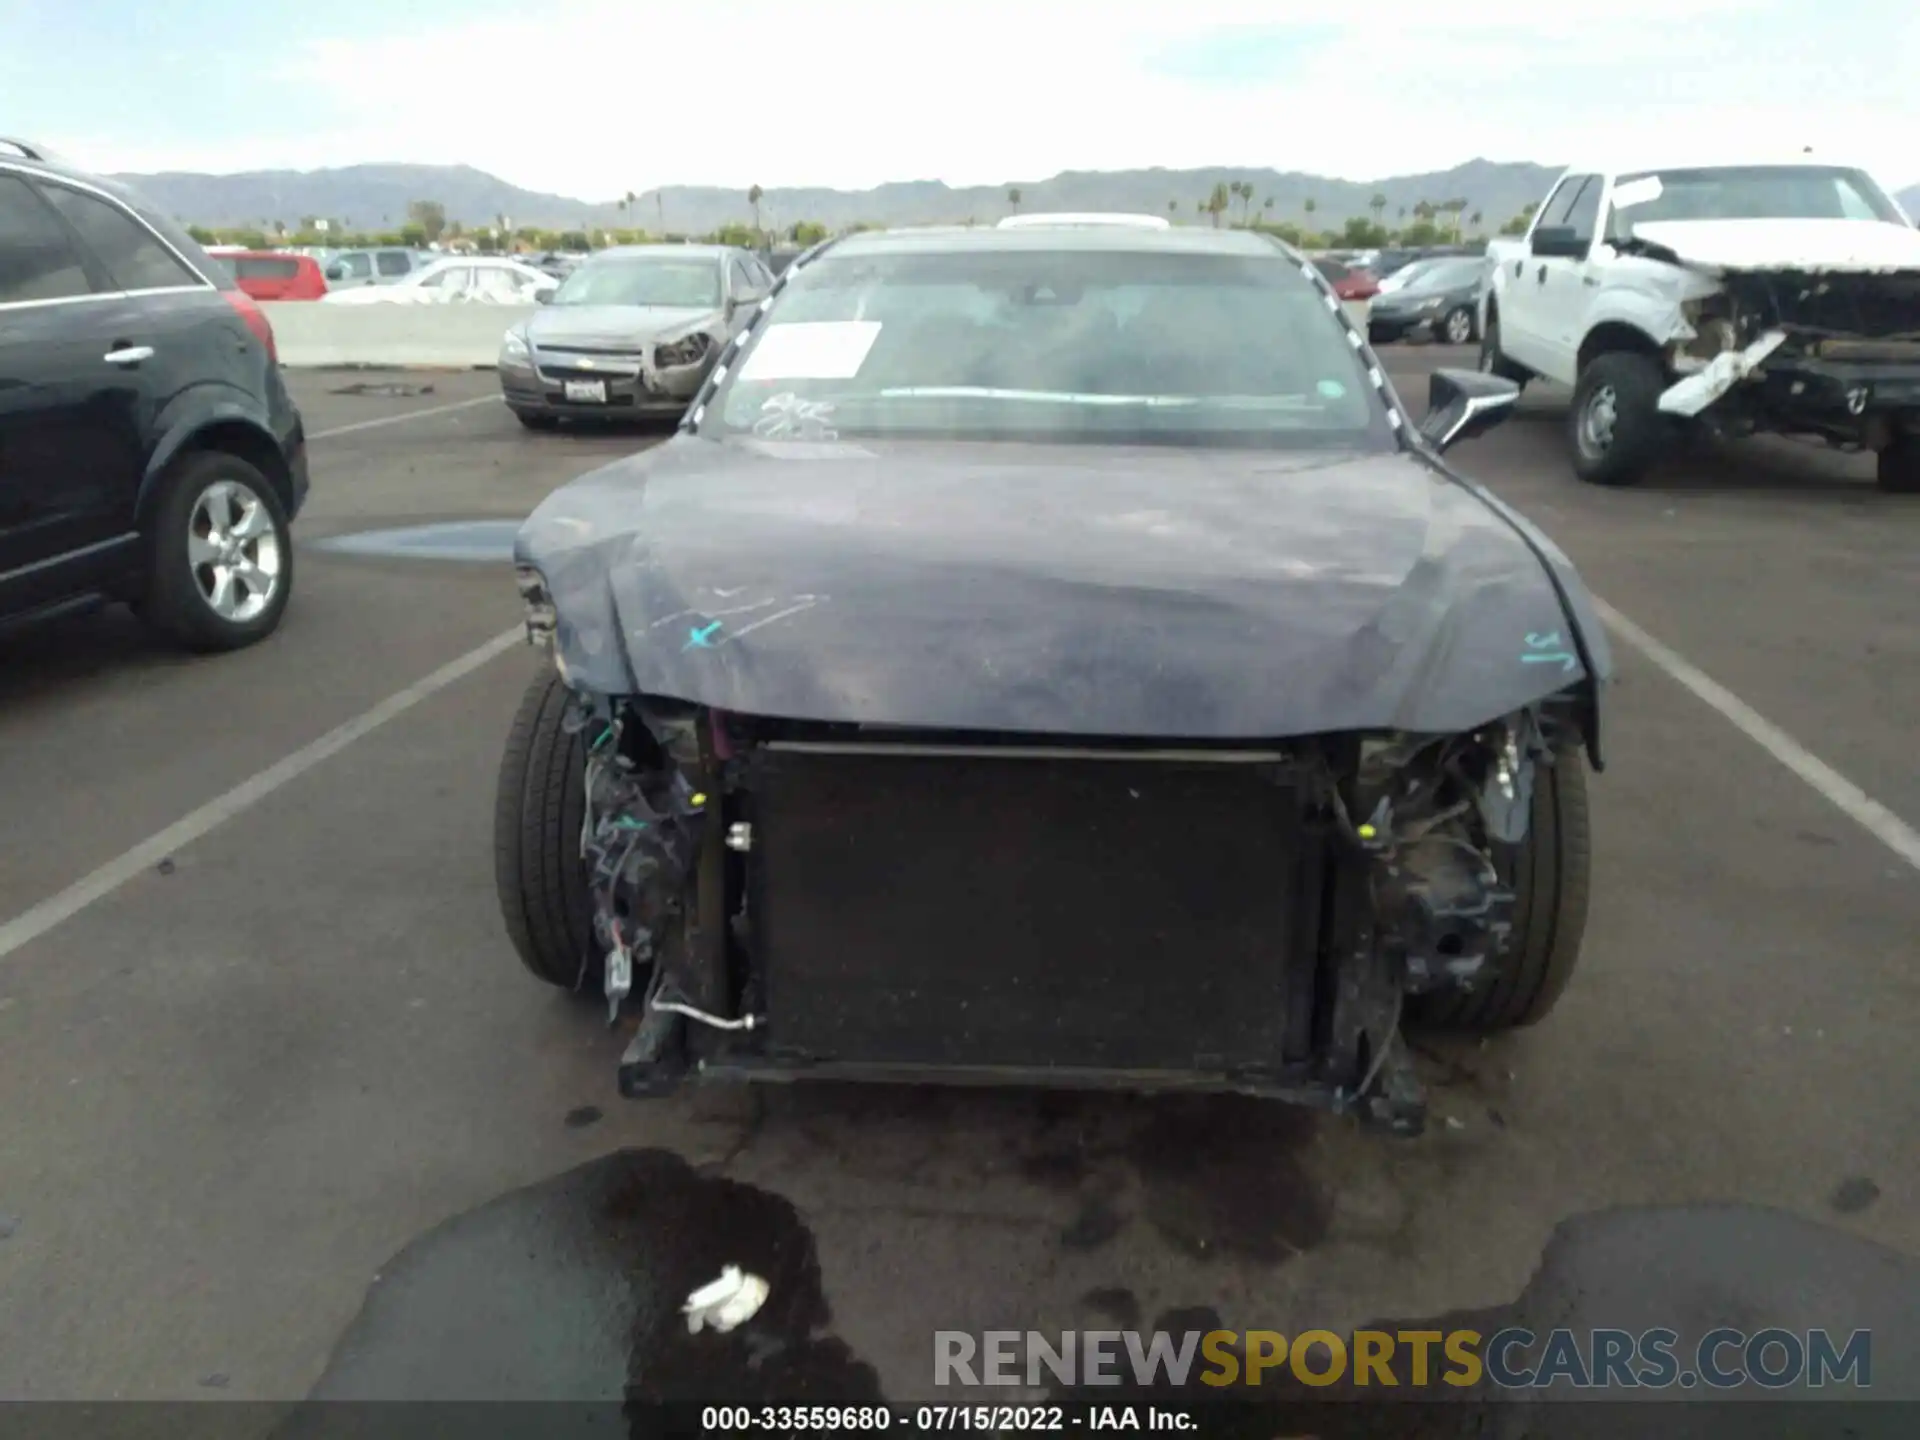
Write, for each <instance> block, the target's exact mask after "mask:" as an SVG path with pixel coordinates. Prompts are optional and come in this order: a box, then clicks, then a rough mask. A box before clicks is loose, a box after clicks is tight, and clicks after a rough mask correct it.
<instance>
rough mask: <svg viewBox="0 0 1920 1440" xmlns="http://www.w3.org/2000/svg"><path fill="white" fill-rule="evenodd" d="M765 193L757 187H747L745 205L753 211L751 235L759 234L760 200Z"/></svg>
mask: <svg viewBox="0 0 1920 1440" xmlns="http://www.w3.org/2000/svg"><path fill="white" fill-rule="evenodd" d="M766 193H767V192H766V191H764V190H762V189H761V188H760V187H759V186H758V185H749V186H748V187H747V204H748V205H749V206H751V207H752V209H753V233H754V235H755V236H758V235H759V234H760V200H761V197H762V196H764V195H765V194H766Z"/></svg>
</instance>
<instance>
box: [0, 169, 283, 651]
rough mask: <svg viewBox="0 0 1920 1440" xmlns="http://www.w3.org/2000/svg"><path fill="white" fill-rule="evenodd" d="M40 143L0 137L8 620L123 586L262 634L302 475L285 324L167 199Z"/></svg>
mask: <svg viewBox="0 0 1920 1440" xmlns="http://www.w3.org/2000/svg"><path fill="white" fill-rule="evenodd" d="M42 155H43V152H41V151H40V150H38V149H37V148H36V147H34V146H32V145H29V144H27V143H25V142H22V141H8V142H0V623H5V624H18V623H23V622H26V621H31V620H38V619H44V618H48V617H51V616H54V615H60V614H66V613H69V612H72V611H76V610H81V609H85V608H88V607H91V606H95V605H99V604H102V603H105V602H109V601H125V602H129V603H131V604H132V605H133V606H134V607H135V608H136V609H137V610H138V611H139V612H140V614H141V615H142V616H143V617H144V618H145V619H146V621H147V622H148V623H149V624H150V625H152V626H153V627H154V628H155V629H156V630H157V631H159V632H160V633H161V634H163V635H165V636H166V637H168V638H169V639H171V640H173V641H175V642H177V643H179V644H181V645H183V646H186V647H188V648H191V649H196V650H228V649H233V648H236V647H238V646H242V645H247V644H251V643H252V642H254V641H256V640H259V639H261V638H263V637H264V636H266V635H267V634H269V633H270V632H271V631H272V630H273V629H274V628H275V626H277V625H278V624H279V622H280V617H281V615H282V613H283V612H284V611H285V609H286V605H287V597H288V595H289V593H290V591H291V589H292V585H293V541H292V534H291V526H292V523H293V519H294V517H295V516H296V515H297V514H298V513H299V511H300V507H301V505H302V503H303V502H304V501H305V499H306V494H307V452H306V433H305V430H304V428H303V426H302V424H301V420H300V412H299V410H298V408H297V407H296V406H295V405H294V403H293V399H292V397H291V396H289V395H288V393H287V389H286V385H285V384H284V382H283V381H282V379H281V375H280V367H279V364H278V362H277V357H276V355H275V352H274V341H273V327H272V326H271V325H270V324H269V323H268V322H267V318H266V315H265V314H264V313H263V312H262V311H261V309H260V307H259V306H258V305H256V304H255V303H254V301H253V299H252V297H250V296H249V295H248V294H247V293H246V292H245V291H244V290H242V289H240V288H239V287H238V286H237V285H236V284H235V282H234V281H233V280H232V279H231V278H230V277H229V276H227V275H225V274H223V273H222V272H221V271H220V269H219V268H218V266H217V265H216V264H215V262H214V261H213V260H212V259H211V258H210V257H209V256H208V255H207V253H206V252H205V251H204V250H202V249H201V248H200V247H199V245H197V244H195V243H194V241H193V239H192V238H191V237H190V236H188V234H187V233H186V231H184V230H183V229H181V228H180V227H179V226H178V225H176V224H175V223H174V222H173V221H172V220H169V219H168V218H167V217H166V216H165V215H164V214H163V213H162V212H160V211H159V210H157V209H155V208H154V207H153V206H152V205H150V204H148V203H147V202H146V201H145V200H143V199H142V198H141V197H140V196H138V195H137V194H135V193H134V192H133V191H131V190H128V189H126V188H124V187H123V186H120V185H118V184H116V183H114V182H111V181H108V180H104V179H101V178H100V177H98V176H94V175H88V174H86V173H84V172H82V171H79V170H76V169H73V168H71V167H69V166H66V165H61V164H56V163H53V162H51V161H49V160H46V159H43V158H42Z"/></svg>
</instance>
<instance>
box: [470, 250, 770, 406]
mask: <svg viewBox="0 0 1920 1440" xmlns="http://www.w3.org/2000/svg"><path fill="white" fill-rule="evenodd" d="M773 283H774V282H773V276H772V275H771V274H770V273H769V272H768V270H767V269H766V267H765V266H764V265H763V264H761V262H760V260H759V259H758V258H757V257H756V256H754V255H752V254H750V253H749V252H747V251H745V250H736V249H733V248H731V247H729V246H723V245H623V246H619V247H617V248H615V249H611V250H603V251H601V252H600V253H599V254H598V255H596V256H594V257H593V259H591V260H589V261H587V262H586V264H584V265H582V266H581V267H580V268H579V269H578V270H576V271H574V272H573V274H571V275H569V276H568V277H567V279H566V280H565V281H564V282H563V283H562V284H561V286H560V288H559V289H558V290H556V291H555V292H554V294H553V296H552V298H551V299H550V300H549V301H547V302H546V303H545V304H544V305H543V306H542V307H541V309H540V310H539V311H538V312H537V313H536V314H534V316H533V317H532V318H531V319H529V320H526V321H523V322H521V323H520V324H517V325H515V326H514V327H513V328H512V329H510V330H508V331H507V333H506V335H505V336H504V337H502V340H501V344H500V388H501V390H502V392H503V394H504V395H505V398H506V402H507V405H508V406H509V407H510V408H511V409H512V411H513V413H514V414H515V415H517V416H518V417H519V418H520V423H521V424H523V425H525V426H527V427H528V428H529V429H534V430H548V429H552V428H553V427H554V426H555V425H556V424H558V423H559V422H560V421H561V420H562V419H617V418H621V417H633V418H639V417H674V416H678V415H680V414H681V413H683V412H684V411H685V410H686V408H687V405H688V403H689V402H690V401H691V400H692V399H693V396H694V394H695V392H697V391H698V390H699V388H700V382H701V381H702V380H704V379H706V376H707V372H708V370H710V369H711V368H712V367H713V363H714V360H715V359H716V357H718V355H719V354H720V352H721V350H723V349H724V348H725V347H726V344H727V341H728V340H730V339H731V338H732V337H733V335H734V334H735V333H736V332H737V331H739V330H740V329H741V328H742V327H744V326H745V325H746V323H747V321H748V319H749V318H750V316H751V315H752V313H753V308H754V307H755V306H756V305H758V304H759V303H760V302H761V300H763V299H765V298H766V295H767V293H768V292H769V291H770V290H771V289H772V288H773Z"/></svg>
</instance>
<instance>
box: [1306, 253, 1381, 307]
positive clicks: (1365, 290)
mask: <svg viewBox="0 0 1920 1440" xmlns="http://www.w3.org/2000/svg"><path fill="white" fill-rule="evenodd" d="M1313 265H1314V268H1315V269H1316V270H1318V271H1319V272H1320V273H1321V274H1322V275H1324V276H1325V277H1326V280H1327V283H1328V284H1329V285H1331V286H1332V287H1333V293H1334V294H1336V295H1338V296H1339V297H1340V298H1341V299H1342V300H1371V299H1372V298H1373V297H1374V296H1376V295H1378V294H1379V293H1380V282H1379V281H1378V280H1376V279H1374V277H1373V275H1372V274H1371V273H1370V272H1368V271H1365V270H1355V269H1353V268H1351V267H1349V266H1347V265H1345V264H1342V263H1341V262H1340V261H1338V260H1332V259H1328V258H1326V257H1324V256H1323V257H1321V258H1320V259H1318V260H1315V261H1314V262H1313Z"/></svg>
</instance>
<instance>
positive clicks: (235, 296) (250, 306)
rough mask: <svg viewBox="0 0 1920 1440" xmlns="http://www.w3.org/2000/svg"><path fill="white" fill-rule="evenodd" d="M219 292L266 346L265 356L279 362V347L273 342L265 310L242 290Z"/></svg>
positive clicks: (270, 326) (275, 362) (271, 329)
mask: <svg viewBox="0 0 1920 1440" xmlns="http://www.w3.org/2000/svg"><path fill="white" fill-rule="evenodd" d="M220 293H221V294H222V295H224V296H226V297H227V303H228V304H229V305H231V306H233V308H234V309H235V310H237V311H239V312H240V318H241V320H243V321H245V322H246V326H247V329H249V330H251V331H252V332H253V335H254V338H255V339H256V340H258V341H259V342H260V343H261V344H262V345H264V346H266V347H267V358H268V359H269V360H271V361H273V362H274V364H276V365H277V364H279V363H280V347H279V346H278V345H276V344H274V343H273V326H272V325H271V324H270V323H268V320H267V312H266V311H264V310H262V309H261V308H260V307H259V306H258V305H256V304H254V303H253V297H252V296H251V295H249V294H247V292H246V291H244V290H222V291H221V292H220Z"/></svg>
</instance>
